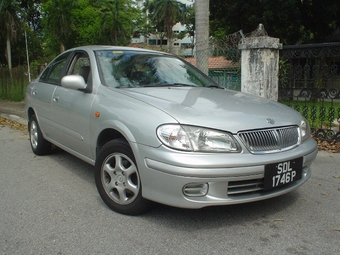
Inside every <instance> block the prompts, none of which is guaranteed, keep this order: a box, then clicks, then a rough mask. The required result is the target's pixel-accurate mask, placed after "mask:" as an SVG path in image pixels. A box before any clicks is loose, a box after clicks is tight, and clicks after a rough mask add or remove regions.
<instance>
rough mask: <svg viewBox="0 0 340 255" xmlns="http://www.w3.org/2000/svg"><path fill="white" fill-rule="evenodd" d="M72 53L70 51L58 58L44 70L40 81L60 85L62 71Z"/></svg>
mask: <svg viewBox="0 0 340 255" xmlns="http://www.w3.org/2000/svg"><path fill="white" fill-rule="evenodd" d="M69 55H70V53H69V52H67V53H65V54H63V55H61V56H59V57H58V58H56V59H55V60H54V61H53V62H52V63H51V64H50V65H49V66H48V67H46V69H45V70H44V71H43V73H42V75H41V77H40V81H43V82H47V83H51V84H55V85H58V84H59V81H60V79H61V75H62V71H63V69H64V66H65V63H66V60H67V58H68V56H69Z"/></svg>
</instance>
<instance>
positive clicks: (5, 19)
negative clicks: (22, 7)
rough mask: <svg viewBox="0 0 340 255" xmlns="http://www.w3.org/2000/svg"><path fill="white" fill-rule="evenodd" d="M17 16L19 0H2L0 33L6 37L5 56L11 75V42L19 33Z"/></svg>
mask: <svg viewBox="0 0 340 255" xmlns="http://www.w3.org/2000/svg"><path fill="white" fill-rule="evenodd" d="M21 26H22V24H21V20H20V18H19V2H17V1H11V0H3V1H2V2H1V5H0V33H1V37H4V38H6V54H5V55H6V58H7V64H8V69H9V72H10V75H11V76H12V52H11V43H15V42H16V41H17V39H18V37H19V35H20V34H21Z"/></svg>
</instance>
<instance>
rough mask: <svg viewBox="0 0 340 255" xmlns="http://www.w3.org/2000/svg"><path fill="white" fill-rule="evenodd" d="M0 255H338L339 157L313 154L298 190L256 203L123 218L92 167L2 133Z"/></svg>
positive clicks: (159, 208)
mask: <svg viewBox="0 0 340 255" xmlns="http://www.w3.org/2000/svg"><path fill="white" fill-rule="evenodd" d="M0 144H1V151H0V162H1V163H0V192H1V200H0V254H10V255H12V254H25V255H26V254H35V255H37V254H340V190H339V189H340V179H339V178H335V177H338V176H339V175H340V167H339V166H340V154H330V153H326V152H320V153H319V154H318V157H317V159H316V161H315V163H314V172H313V175H312V177H311V179H310V180H309V181H308V182H307V183H306V184H305V185H303V186H302V187H300V188H299V189H298V190H297V191H293V192H291V193H289V194H287V195H284V196H281V197H277V198H274V199H270V200H267V201H261V202H256V203H250V204H244V205H235V206H223V207H211V208H205V209H201V210H184V209H178V208H172V207H167V206H163V205H159V204H157V205H155V207H154V208H153V209H152V210H151V211H150V212H148V213H146V214H144V215H142V216H138V217H131V216H124V215H120V214H117V213H115V212H113V211H111V210H109V209H108V208H107V207H106V206H105V204H104V203H103V202H102V201H101V199H100V197H99V195H98V193H97V190H96V187H95V184H94V178H93V169H92V166H90V165H88V164H86V163H84V162H82V161H80V160H79V159H77V158H75V157H73V156H71V155H70V154H67V153H65V152H63V151H57V152H55V153H54V154H52V155H50V156H45V157H36V156H34V155H33V153H32V152H31V149H30V146H29V141H28V137H27V134H24V133H23V132H22V131H18V130H13V129H10V128H8V127H5V126H0Z"/></svg>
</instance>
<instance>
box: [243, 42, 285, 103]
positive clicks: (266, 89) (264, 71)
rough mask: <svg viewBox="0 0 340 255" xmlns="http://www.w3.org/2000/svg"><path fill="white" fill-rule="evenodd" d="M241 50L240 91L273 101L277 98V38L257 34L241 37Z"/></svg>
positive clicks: (279, 47) (278, 46)
mask: <svg viewBox="0 0 340 255" xmlns="http://www.w3.org/2000/svg"><path fill="white" fill-rule="evenodd" d="M238 48H239V49H240V50H241V91H242V92H246V93H251V94H254V95H257V96H261V97H265V98H268V99H271V100H274V101H277V100H278V72H279V50H280V49H281V48H282V44H281V43H280V40H279V39H278V38H273V37H269V36H257V37H248V38H243V39H242V40H241V43H240V44H239V46H238Z"/></svg>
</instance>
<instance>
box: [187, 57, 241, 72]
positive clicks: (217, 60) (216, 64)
mask: <svg viewBox="0 0 340 255" xmlns="http://www.w3.org/2000/svg"><path fill="white" fill-rule="evenodd" d="M185 60H186V61H187V62H189V63H190V64H192V65H194V66H196V58H185ZM238 65H239V64H237V63H234V62H233V61H231V60H227V59H226V58H225V57H223V56H218V57H209V69H225V68H228V67H232V66H238Z"/></svg>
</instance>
